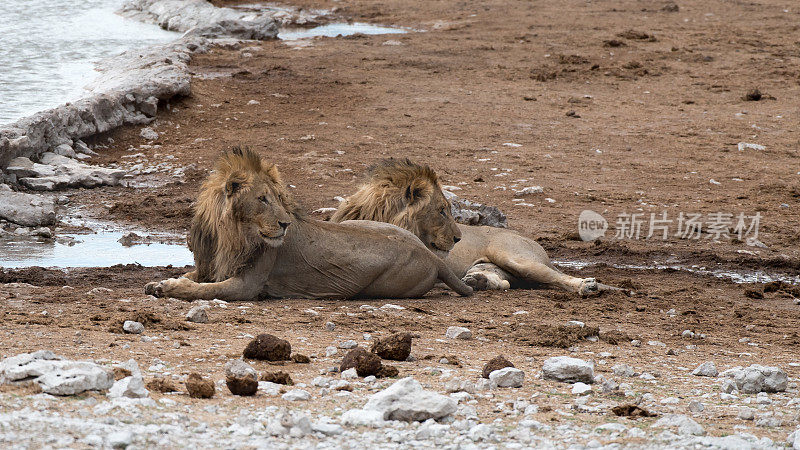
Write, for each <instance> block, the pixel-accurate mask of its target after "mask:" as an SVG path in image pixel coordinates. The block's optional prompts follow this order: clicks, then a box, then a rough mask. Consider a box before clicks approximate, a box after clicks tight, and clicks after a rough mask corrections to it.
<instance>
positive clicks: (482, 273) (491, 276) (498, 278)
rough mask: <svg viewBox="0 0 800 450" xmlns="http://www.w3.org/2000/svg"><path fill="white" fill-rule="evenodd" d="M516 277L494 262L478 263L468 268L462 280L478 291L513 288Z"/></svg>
mask: <svg viewBox="0 0 800 450" xmlns="http://www.w3.org/2000/svg"><path fill="white" fill-rule="evenodd" d="M513 279H514V277H513V276H512V275H511V274H510V273H508V272H506V271H505V270H503V269H501V268H500V267H497V266H496V265H495V264H492V263H478V264H475V265H474V266H472V267H470V268H469V270H467V274H466V275H464V278H462V279H461V280H462V281H464V283H466V284H467V286H469V287H471V288H472V289H474V290H476V291H486V290H503V289H510V288H511V280H513Z"/></svg>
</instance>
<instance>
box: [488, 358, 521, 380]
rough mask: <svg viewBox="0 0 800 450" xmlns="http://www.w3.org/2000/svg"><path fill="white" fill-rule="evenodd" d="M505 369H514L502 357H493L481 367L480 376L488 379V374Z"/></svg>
mask: <svg viewBox="0 0 800 450" xmlns="http://www.w3.org/2000/svg"><path fill="white" fill-rule="evenodd" d="M505 367H514V364H512V363H511V361H509V360H507V359H506V357H505V356H503V355H498V356H495V357H494V358H492V359H490V360H489V362H487V363H486V365H485V366H483V373H482V376H483V378H489V374H491V373H492V372H494V371H495V370H500V369H502V368H505Z"/></svg>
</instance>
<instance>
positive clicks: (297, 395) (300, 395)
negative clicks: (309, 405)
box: [281, 389, 311, 402]
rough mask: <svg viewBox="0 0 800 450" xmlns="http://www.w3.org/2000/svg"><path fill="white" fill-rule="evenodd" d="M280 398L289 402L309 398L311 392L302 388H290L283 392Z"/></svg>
mask: <svg viewBox="0 0 800 450" xmlns="http://www.w3.org/2000/svg"><path fill="white" fill-rule="evenodd" d="M281 398H282V399H284V400H286V401H289V402H297V401H306V400H309V399H310V398H311V394H309V392H308V391H305V390H303V389H292V390H291V391H289V392H287V393H285V394H283V395H282V396H281Z"/></svg>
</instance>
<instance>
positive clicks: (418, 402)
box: [364, 377, 457, 422]
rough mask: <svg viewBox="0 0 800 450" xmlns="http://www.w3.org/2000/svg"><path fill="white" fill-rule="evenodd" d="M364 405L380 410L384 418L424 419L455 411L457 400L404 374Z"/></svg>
mask: <svg viewBox="0 0 800 450" xmlns="http://www.w3.org/2000/svg"><path fill="white" fill-rule="evenodd" d="M364 409H366V410H372V411H380V412H382V413H383V419H384V420H404V421H409V422H410V421H424V420H428V419H440V418H442V417H446V416H449V415H450V414H453V413H454V412H455V411H456V409H457V403H456V401H455V400H453V399H452V398H450V397H447V396H444V395H441V394H437V393H435V392H429V391H425V390H423V389H422V385H420V383H419V382H418V381H417V380H415V379H413V378H411V377H408V378H403V379H401V380H398V381H396V382H395V383H394V384H393V385H391V386H389V387H388V388H386V389H384V390H383V391H380V392H378V393H376V394H374V395H372V396H371V397H370V399H369V400H368V401H367V403H366V404H365V405H364Z"/></svg>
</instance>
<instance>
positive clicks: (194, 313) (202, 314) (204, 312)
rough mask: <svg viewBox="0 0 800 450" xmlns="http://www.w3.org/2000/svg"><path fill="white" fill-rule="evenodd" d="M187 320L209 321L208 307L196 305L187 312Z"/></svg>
mask: <svg viewBox="0 0 800 450" xmlns="http://www.w3.org/2000/svg"><path fill="white" fill-rule="evenodd" d="M186 320H188V321H189V322H194V323H207V322H208V307H207V306H195V307H193V308H192V309H190V310H189V312H188V313H186Z"/></svg>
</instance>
